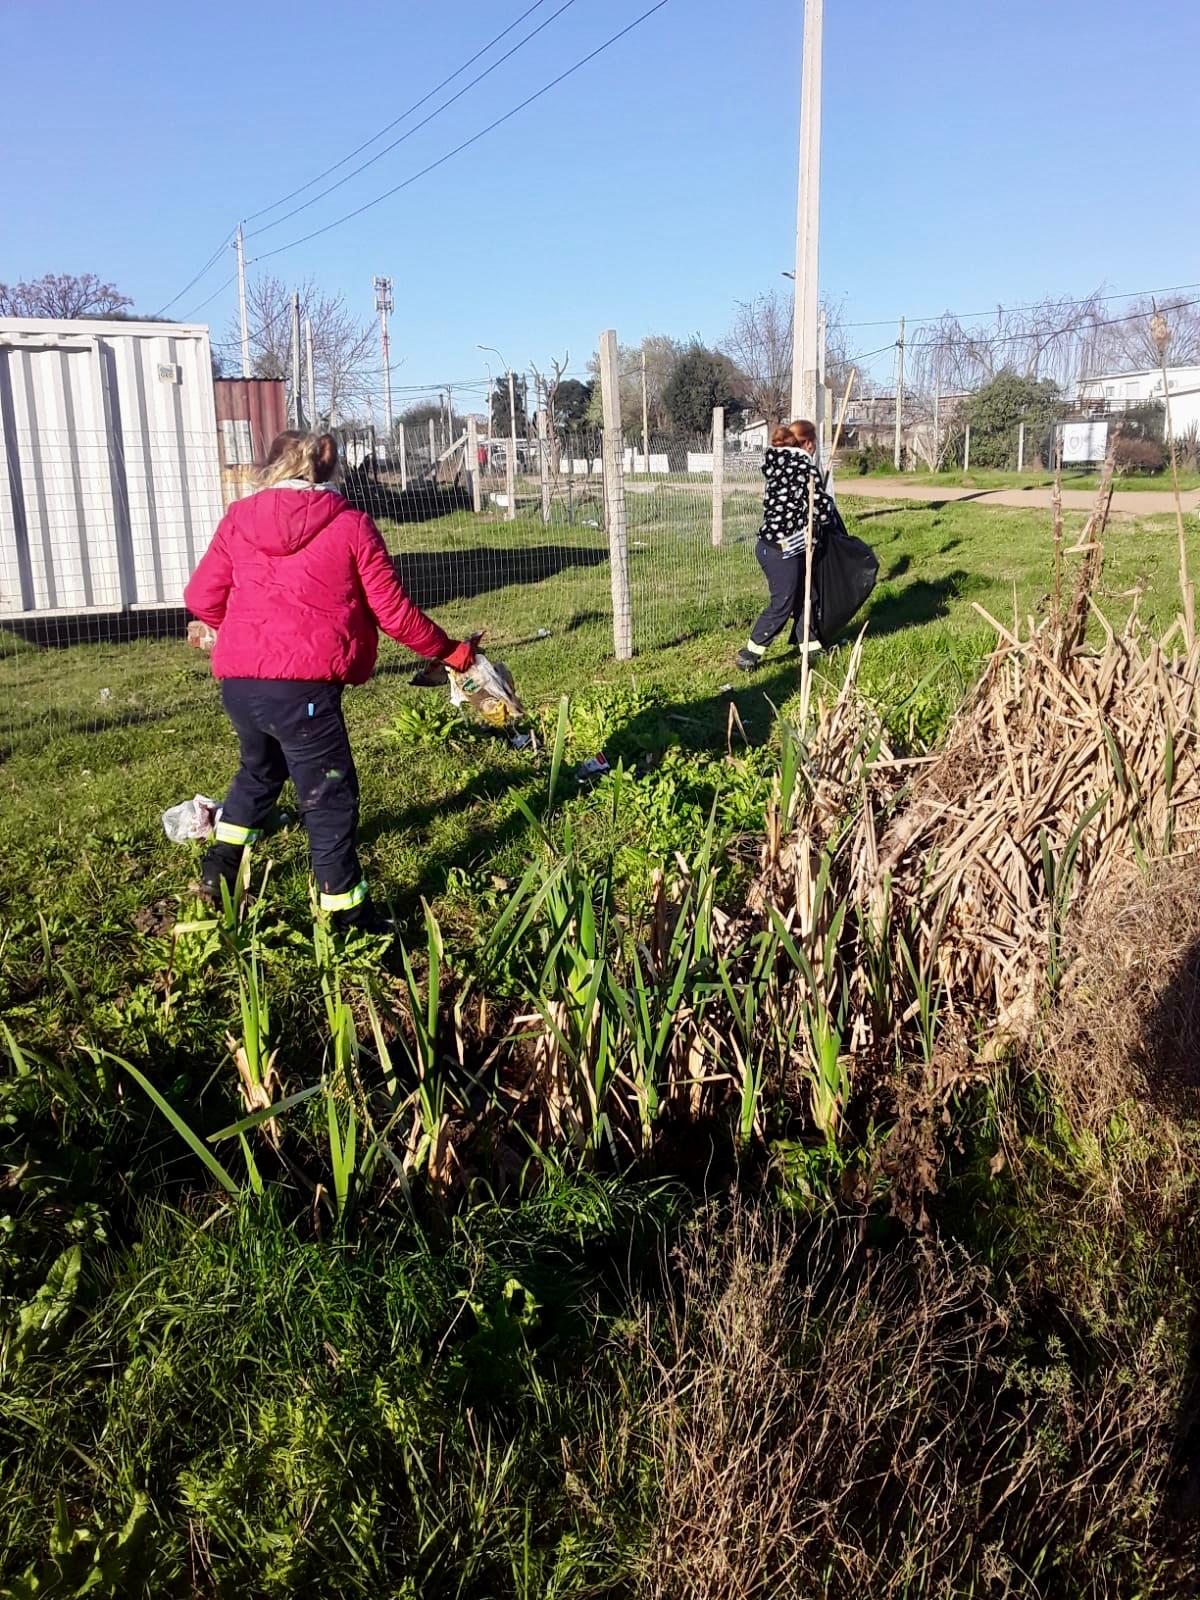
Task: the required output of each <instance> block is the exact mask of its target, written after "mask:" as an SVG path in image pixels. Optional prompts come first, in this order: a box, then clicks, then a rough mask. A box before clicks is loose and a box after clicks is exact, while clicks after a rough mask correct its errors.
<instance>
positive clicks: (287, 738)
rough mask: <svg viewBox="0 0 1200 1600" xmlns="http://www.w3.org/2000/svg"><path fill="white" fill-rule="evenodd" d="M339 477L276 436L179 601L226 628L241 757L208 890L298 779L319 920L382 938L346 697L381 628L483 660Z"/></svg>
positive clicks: (332, 467)
mask: <svg viewBox="0 0 1200 1600" xmlns="http://www.w3.org/2000/svg"><path fill="white" fill-rule="evenodd" d="M337 466H338V453H337V443H336V441H335V440H334V439H333V438H332V437H331V436H330V435H329V434H319V435H318V434H313V433H296V432H287V433H281V434H280V435H279V437H278V438H277V439H276V440H275V442H274V444H273V445H272V446H271V453H270V456H269V457H268V459H267V465H266V468H265V470H264V472H263V488H262V489H261V490H260V491H259V492H258V493H257V494H253V495H250V496H249V497H248V498H247V499H245V500H239V501H237V502H236V503H235V504H234V505H233V506H231V507H230V509H229V511H228V512H227V513H226V515H225V517H224V518H223V519H222V521H221V524H220V526H219V527H218V528H217V531H216V534H215V535H214V537H213V541H212V544H211V545H210V546H209V548H208V551H207V553H206V554H205V556H204V558H203V559H202V561H201V562H200V564H199V566H198V567H197V568H196V571H195V572H194V574H193V575H192V579H191V582H190V583H189V584H188V586H187V588H186V590H185V591H184V597H183V598H184V603H185V605H186V606H187V608H188V610H189V611H190V612H191V613H192V614H193V616H195V617H198V618H199V619H200V621H201V622H204V623H207V624H208V625H209V626H210V627H212V628H214V629H216V630H217V639H216V645H215V647H214V648H213V674H214V676H215V677H217V678H219V679H221V680H222V682H221V699H222V702H223V704H224V706H225V710H226V711H227V712H228V714H229V719H230V721H231V722H232V723H233V726H234V728H235V730H236V732H237V736H238V741H239V743H240V745H241V758H242V762H241V766H240V767H239V768H238V771H237V775H236V777H235V778H234V780H233V783H232V785H231V786H230V789H229V792H228V794H227V795H226V798H225V805H224V809H223V811H222V813H221V820H220V822H219V823H218V824H217V831H216V841H215V843H214V844H213V846H212V848H211V849H210V850H209V851H208V853H207V854H206V855H205V857H204V865H203V868H202V871H201V884H200V888H201V892H202V893H204V894H205V895H207V896H208V897H209V898H211V899H214V900H216V901H218V902H219V901H220V899H221V884H222V882H225V883H226V884H230V885H232V883H233V881H234V879H235V877H236V875H237V871H238V866H239V864H240V862H241V857H242V851H243V849H244V848H245V846H246V845H247V844H249V843H251V842H252V841H253V840H254V839H256V838H257V837H258V835H259V833H260V832H261V830H262V827H263V824H264V823H265V822H266V820H267V818H268V816H269V815H270V813H271V811H272V809H273V807H274V805H275V802H276V800H277V799H278V797H279V791H280V789H281V788H282V787H283V783H284V780H285V778H287V777H288V776H289V775H290V777H291V779H292V782H293V784H294V785H295V788H296V794H297V796H298V798H299V801H300V813H301V815H302V816H303V818H304V825H305V828H306V829H307V832H308V848H309V855H310V857H311V860H312V869H313V873H314V875H315V877H316V880H317V888H318V891H319V893H320V898H321V906H322V908H323V909H324V910H325V911H327V912H329V913H330V914H331V916H332V919H333V921H334V923H335V925H336V926H338V927H340V928H342V929H349V928H362V929H364V930H367V931H376V932H377V931H382V929H383V928H384V927H385V926H386V925H385V924H384V923H383V921H382V919H381V918H380V917H379V916H378V915H377V913H376V912H375V911H374V909H373V908H372V905H371V901H370V897H369V895H368V892H367V884H366V880H365V878H364V877H363V873H362V868H361V867H360V866H359V862H358V853H357V848H356V836H357V832H358V777H357V775H356V773H355V770H354V758H353V756H352V755H351V753H350V740H349V738H348V736H347V733H346V723H345V719H344V717H343V715H342V689H343V686H344V685H346V684H348V683H365V682H366V680H367V679H368V678H369V677H370V676H371V673H372V671H373V670H374V667H375V655H376V650H377V647H378V642H379V629H380V628H382V629H383V631H384V632H385V633H386V634H389V635H390V636H391V637H392V638H393V639H396V640H398V641H399V642H400V643H401V644H403V645H407V646H408V648H409V649H410V650H413V651H415V653H416V654H417V655H420V656H426V657H428V658H430V659H435V660H438V661H444V662H446V664H447V665H448V666H451V667H454V668H456V669H457V670H459V671H463V670H465V669H466V668H467V667H468V666H470V664H471V661H472V660H473V658H474V650H473V647H472V646H471V645H470V644H469V643H463V644H458V643H455V642H454V641H453V640H451V639H449V638H447V636H446V634H444V633H443V632H442V630H441V628H439V627H438V625H437V623H436V622H433V621H431V620H430V618H429V617H427V616H425V614H424V613H423V612H422V611H420V610H419V609H418V608H417V607H416V606H415V605H414V604H413V602H412V601H411V600H410V599H409V598H408V596H407V594H405V592H404V589H403V587H402V586H401V584H400V581H399V579H398V578H397V576H396V572H395V568H394V567H393V565H392V559H391V557H390V556H389V555H388V552H387V547H386V545H385V544H384V542H383V539H382V537H381V536H380V533H379V530H378V528H376V526H375V524H374V523H373V522H372V521H371V518H370V517H369V516H367V515H366V513H365V512H362V511H356V510H354V508H353V507H352V506H350V505H349V504H347V502H346V501H345V500H344V499H343V498H342V496H341V495H340V494H339V493H338V491H337V489H335V488H334V486H333V479H334V476H335V474H336V472H337Z"/></svg>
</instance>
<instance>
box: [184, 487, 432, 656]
mask: <svg viewBox="0 0 1200 1600" xmlns="http://www.w3.org/2000/svg"><path fill="white" fill-rule="evenodd" d="M183 601H184V604H185V605H186V606H187V608H188V610H189V611H190V612H191V613H192V615H193V616H196V617H199V618H200V620H201V622H207V623H208V624H209V626H210V627H213V628H216V629H218V633H217V643H216V647H215V649H214V650H213V663H212V665H213V673H214V675H215V676H216V677H218V678H296V679H307V680H315V681H317V682H323V683H365V682H366V680H367V679H368V678H369V677H370V676H371V673H372V671H373V670H374V667H375V655H376V650H377V648H378V644H379V629H380V628H382V629H383V631H384V632H385V633H387V634H390V636H391V637H392V638H393V639H397V640H399V642H400V643H401V644H403V645H407V646H408V648H409V649H410V650H412V651H415V653H416V654H417V655H419V656H426V657H435V658H437V659H438V660H440V659H442V657H444V656H446V655H447V654H449V653H450V651H451V650H452V649H453V648H454V647H453V645H452V643H451V641H450V640H449V639H448V638H447V636H446V635H445V634H444V633H443V632H442V630H441V628H439V627H438V625H437V623H436V622H433V621H431V619H430V618H429V617H427V616H426V615H425V613H424V612H423V611H421V610H419V609H418V608H417V607H416V606H415V605H414V604H413V602H412V601H411V600H410V599H409V598H408V596H407V594H405V592H404V588H403V586H402V585H401V583H400V580H399V578H397V576H396V571H395V568H394V567H393V565H392V558H391V557H390V556H389V555H388V552H387V547H386V545H385V544H384V542H383V539H382V537H381V535H380V532H379V529H378V528H377V527H376V526H375V524H374V523H373V522H372V521H371V519H370V517H369V516H367V515H366V513H365V512H362V511H355V510H354V508H353V507H352V506H350V505H348V504H347V503H346V501H345V500H343V498H342V496H341V495H340V494H338V493H337V491H336V490H333V489H327V488H314V489H308V488H305V489H290V488H283V489H262V490H260V491H259V493H258V494H254V495H250V496H249V497H248V498H247V499H245V500H238V501H236V502H235V503H234V504H233V505H232V506H231V507H230V508H229V510H228V512H227V513H226V514H225V516H224V517H223V518H222V519H221V523H220V526H219V527H218V528H217V531H216V533H215V534H214V536H213V541H212V544H211V545H209V547H208V550H207V552H206V553H205V555H204V557H203V559H202V560H201V562H200V565H199V566H198V567H197V568H196V570H195V572H194V573H193V574H192V578H191V581H190V583H189V584H188V586H187V588H186V589H185V590H184V594H183Z"/></svg>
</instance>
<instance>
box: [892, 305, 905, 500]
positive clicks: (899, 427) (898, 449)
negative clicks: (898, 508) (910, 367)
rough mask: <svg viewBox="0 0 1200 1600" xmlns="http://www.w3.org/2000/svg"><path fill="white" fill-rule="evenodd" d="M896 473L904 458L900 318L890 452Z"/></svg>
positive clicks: (902, 364) (901, 328) (902, 322)
mask: <svg viewBox="0 0 1200 1600" xmlns="http://www.w3.org/2000/svg"><path fill="white" fill-rule="evenodd" d="M892 456H893V460H894V463H895V467H896V471H897V472H899V471H900V463H901V461H902V460H903V458H904V318H903V317H901V318H900V337H899V338H898V339H897V340H896V443H895V447H894V449H893V452H892Z"/></svg>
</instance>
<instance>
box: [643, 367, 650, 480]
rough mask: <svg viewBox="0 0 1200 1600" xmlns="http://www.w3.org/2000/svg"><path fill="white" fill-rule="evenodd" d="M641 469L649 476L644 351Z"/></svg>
mask: <svg viewBox="0 0 1200 1600" xmlns="http://www.w3.org/2000/svg"><path fill="white" fill-rule="evenodd" d="M642 456H643V460H642V471H643V472H644V473H645V474H646V476H647V477H649V476H650V406H649V402H648V401H647V399H646V352H645V351H644V350H643V351H642Z"/></svg>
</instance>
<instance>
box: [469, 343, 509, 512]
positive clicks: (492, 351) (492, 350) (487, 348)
mask: <svg viewBox="0 0 1200 1600" xmlns="http://www.w3.org/2000/svg"><path fill="white" fill-rule="evenodd" d="M477 348H478V349H480V350H482V351H483V352H484V353H485V354H487V355H493V356H500V360H501V363H502V364H503V365H504V367H505V368H506V369H507V371H508V449H507V450H506V451H505V452H504V453H505V456H506V457H507V460H506V462H505V473H504V487H505V489H506V490H507V499H508V507H507V510H506V512H505V520H506V521H508V522H514V521H515V520H516V515H517V394H516V384H515V383H514V381H513V369H512V368H511V367H510V366H509V365H508V362H507V361H505V360H504V357H503V356H502V355H500V352H499V350H497V349H496V347H495V345H491V344H481V345H479V346H478V347H477ZM488 381H489V382H490V381H491V372H490V371H489V372H488ZM488 410H489V411H490V410H491V401H490V400H489V402H488ZM489 432H490V429H489Z"/></svg>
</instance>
